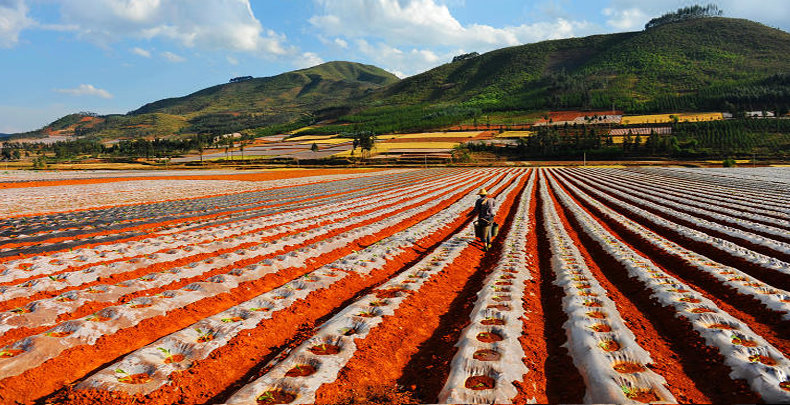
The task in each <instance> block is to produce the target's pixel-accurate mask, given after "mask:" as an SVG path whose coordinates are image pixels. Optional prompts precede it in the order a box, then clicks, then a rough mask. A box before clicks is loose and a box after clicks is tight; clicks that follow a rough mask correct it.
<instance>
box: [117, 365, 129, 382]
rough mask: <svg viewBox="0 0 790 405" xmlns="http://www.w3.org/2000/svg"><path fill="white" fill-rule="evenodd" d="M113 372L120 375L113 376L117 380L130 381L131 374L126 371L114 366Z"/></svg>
mask: <svg viewBox="0 0 790 405" xmlns="http://www.w3.org/2000/svg"><path fill="white" fill-rule="evenodd" d="M115 372H116V373H118V374H120V375H121V377H115V378H117V379H118V382H122V383H129V382H132V375H131V374H129V373H127V372H126V371H124V370H123V369H120V368H116V369H115Z"/></svg>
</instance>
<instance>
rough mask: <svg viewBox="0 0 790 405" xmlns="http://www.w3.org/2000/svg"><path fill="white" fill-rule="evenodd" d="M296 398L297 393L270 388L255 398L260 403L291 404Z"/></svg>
mask: <svg viewBox="0 0 790 405" xmlns="http://www.w3.org/2000/svg"><path fill="white" fill-rule="evenodd" d="M295 399H296V395H294V394H291V393H290V392H285V391H283V390H269V391H266V392H264V393H263V394H261V395H259V396H258V398H255V401H256V402H258V403H259V404H290V403H291V402H293V401H294V400H295Z"/></svg>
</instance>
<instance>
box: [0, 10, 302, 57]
mask: <svg viewBox="0 0 790 405" xmlns="http://www.w3.org/2000/svg"><path fill="white" fill-rule="evenodd" d="M0 1H2V0H0ZM59 2H60V4H61V17H62V19H63V22H64V23H65V24H68V25H71V26H76V27H78V33H79V35H80V37H81V38H84V39H86V40H89V41H92V42H95V43H97V44H99V45H102V46H109V45H110V44H112V43H113V42H116V41H119V40H121V39H124V38H139V39H154V38H159V39H165V40H170V41H173V42H175V43H177V44H178V45H181V46H184V47H187V48H200V49H209V50H232V51H241V52H252V53H257V54H261V55H268V56H272V55H284V54H286V53H287V52H288V47H287V46H286V45H285V41H286V38H285V36H284V35H281V34H278V33H276V32H274V31H272V30H267V29H265V28H264V27H263V26H262V25H261V23H260V21H258V19H257V18H256V17H255V15H254V14H253V12H252V8H251V7H250V3H249V0H201V1H199V2H196V1H193V0H167V1H164V0H59Z"/></svg>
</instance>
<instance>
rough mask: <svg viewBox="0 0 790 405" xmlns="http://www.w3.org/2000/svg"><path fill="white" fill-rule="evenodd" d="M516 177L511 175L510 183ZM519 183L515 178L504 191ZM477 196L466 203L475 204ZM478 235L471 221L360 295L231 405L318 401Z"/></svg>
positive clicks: (232, 400) (244, 389) (232, 397)
mask: <svg viewBox="0 0 790 405" xmlns="http://www.w3.org/2000/svg"><path fill="white" fill-rule="evenodd" d="M511 180H512V179H506V181H508V182H511ZM517 185H518V182H517V181H513V182H512V184H511V185H510V186H509V188H508V189H506V190H504V191H503V192H502V194H508V193H510V192H512V191H513V189H515V188H516V186H517ZM473 202H474V198H472V199H468V200H466V201H465V203H466V204H473ZM473 239H474V230H473V229H472V225H471V224H470V225H468V226H466V227H465V228H464V229H463V230H462V231H460V232H459V233H457V234H455V235H453V236H452V237H451V238H450V239H448V240H447V241H445V242H444V243H442V244H441V245H440V246H439V247H438V248H437V249H436V250H434V251H433V252H432V253H430V254H429V255H427V256H426V257H425V258H423V259H422V260H420V261H419V262H417V263H416V264H415V265H414V266H412V267H410V268H409V269H407V270H405V271H404V272H403V273H401V274H399V275H398V276H396V277H394V278H392V279H390V280H388V281H387V282H385V283H383V284H382V285H381V286H379V287H378V288H377V289H376V290H374V291H373V292H371V293H370V294H368V295H365V296H362V297H360V298H359V299H358V300H356V301H354V302H353V303H351V304H350V305H348V306H347V307H345V308H343V309H342V310H341V311H340V312H339V313H338V314H337V315H335V316H334V317H332V318H331V319H329V320H328V321H327V322H326V323H324V324H323V325H322V326H321V328H320V329H318V330H317V331H316V333H315V335H314V336H313V337H312V338H311V339H309V340H308V341H306V342H305V343H304V344H302V345H301V346H299V347H297V348H295V349H293V351H291V352H290V353H289V354H288V356H287V357H286V358H285V359H283V360H281V361H280V363H279V364H277V365H275V366H274V367H273V368H272V369H271V370H270V371H269V372H268V373H267V374H265V375H263V376H262V377H260V378H259V379H257V380H255V381H253V382H252V383H250V384H248V385H246V386H244V387H243V388H242V389H241V390H239V391H238V392H237V393H236V394H234V395H233V396H231V397H230V399H228V401H227V403H229V404H243V403H251V402H254V401H255V400H256V399H257V398H259V397H261V396H262V395H266V393H267V392H271V391H284V390H285V391H287V392H289V393H292V394H295V395H296V397H297V398H295V400H294V401H293V403H314V402H315V392H316V391H317V390H318V389H319V388H320V386H321V385H322V384H326V383H331V382H333V381H334V380H335V379H336V378H337V375H338V373H339V372H340V370H341V369H342V368H343V366H344V365H345V363H346V362H348V360H349V359H350V358H351V357H353V356H354V353H355V352H356V347H357V344H358V342H359V341H361V340H364V339H365V338H366V337H367V336H368V334H369V333H370V331H371V330H373V329H375V328H376V327H377V326H378V325H379V324H380V323H381V321H382V317H383V316H385V315H389V316H393V315H395V311H397V309H398V307H399V306H400V305H401V303H402V302H403V301H405V300H407V299H408V296H409V294H419V293H420V288H421V287H422V286H423V285H424V284H425V283H426V282H428V281H429V280H430V279H431V277H433V276H434V275H435V274H437V273H439V272H441V271H442V270H443V269H444V268H445V267H447V266H449V265H450V264H452V263H453V262H454V261H455V260H456V259H457V258H458V257H459V256H460V254H461V252H462V251H463V250H464V249H466V248H467V247H468V246H469V244H470V243H471V241H472V240H473ZM298 366H305V367H306V366H312V367H315V368H316V369H317V370H316V372H315V373H314V374H311V375H308V376H303V378H293V377H290V376H289V375H288V373H289V371H291V370H293V369H294V368H296V367H298Z"/></svg>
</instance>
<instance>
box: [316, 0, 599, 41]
mask: <svg viewBox="0 0 790 405" xmlns="http://www.w3.org/2000/svg"><path fill="white" fill-rule="evenodd" d="M316 1H317V3H318V4H319V6H321V7H322V8H323V12H324V13H323V14H321V15H315V16H313V17H311V18H310V20H309V21H310V23H311V24H312V25H313V26H314V27H316V28H318V29H319V30H321V31H323V32H325V33H326V34H328V35H332V36H344V37H348V38H371V37H372V38H380V39H382V40H384V41H385V42H386V43H388V44H390V45H393V46H403V45H408V46H423V47H432V46H445V47H463V48H469V49H477V50H490V49H494V48H498V47H502V46H511V45H518V44H522V43H526V42H534V41H538V40H543V39H556V38H565V37H570V36H574V35H575V34H576V32H575V31H577V30H581V31H586V30H589V29H590V24H588V23H586V22H576V21H568V20H565V19H556V20H554V21H552V22H538V23H534V24H523V25H520V26H513V27H501V28H497V27H492V26H489V25H483V24H469V25H466V26H464V25H462V24H461V23H460V22H459V21H458V20H456V19H455V17H453V16H452V14H451V13H450V10H449V8H448V7H447V5H445V4H440V3H438V2H437V0H316Z"/></svg>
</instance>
